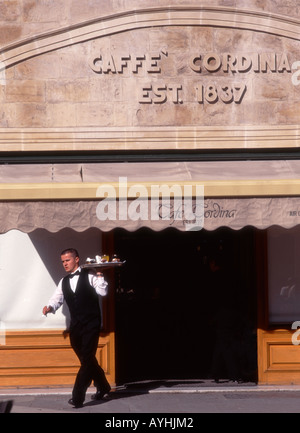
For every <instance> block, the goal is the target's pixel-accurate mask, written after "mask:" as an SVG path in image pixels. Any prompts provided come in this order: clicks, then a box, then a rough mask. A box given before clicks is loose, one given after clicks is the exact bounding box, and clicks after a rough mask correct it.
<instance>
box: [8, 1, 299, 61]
mask: <svg viewBox="0 0 300 433" xmlns="http://www.w3.org/2000/svg"><path fill="white" fill-rule="evenodd" d="M159 26H214V27H223V28H236V29H245V30H253V31H257V32H264V33H269V34H274V35H277V36H282V37H286V38H291V39H296V40H299V39H300V20H297V19H295V18H292V17H288V16H283V15H277V14H272V13H266V12H262V11H251V10H244V9H236V8H230V7H208V6H202V7H195V6H188V7H187V6H169V7H154V8H147V9H139V10H133V11H126V12H121V13H118V14H114V15H110V16H106V17H100V18H97V19H95V20H91V21H86V22H83V23H79V24H76V25H72V26H68V27H65V28H62V29H58V30H56V31H52V32H47V33H42V34H40V35H36V36H34V37H30V38H27V39H24V40H21V41H18V42H15V43H12V44H10V45H8V46H6V47H3V48H2V49H1V50H0V65H2V69H4V68H8V67H10V66H12V65H15V64H17V63H19V62H22V61H25V60H27V59H29V58H31V57H34V56H39V55H42V54H44V53H47V52H49V51H54V50H57V49H60V48H63V47H66V46H70V45H74V44H78V43H82V42H86V41H89V40H92V39H96V38H100V37H105V36H110V35H112V34H115V33H120V32H126V31H130V30H136V29H141V28H147V27H159Z"/></svg>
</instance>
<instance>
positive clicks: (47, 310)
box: [43, 306, 53, 316]
mask: <svg viewBox="0 0 300 433" xmlns="http://www.w3.org/2000/svg"><path fill="white" fill-rule="evenodd" d="M52 311H53V308H52V307H47V306H46V307H44V308H43V314H44V316H47V314H48V313H52Z"/></svg>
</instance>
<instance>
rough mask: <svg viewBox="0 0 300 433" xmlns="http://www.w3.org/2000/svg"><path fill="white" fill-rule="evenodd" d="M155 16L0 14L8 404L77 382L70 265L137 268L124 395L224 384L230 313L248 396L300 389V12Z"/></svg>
mask: <svg viewBox="0 0 300 433" xmlns="http://www.w3.org/2000/svg"><path fill="white" fill-rule="evenodd" d="M142 3H143V5H141V2H138V1H136V0H130V1H126V2H125V1H122V0H114V1H106V0H94V1H90V2H88V5H83V4H82V2H80V1H79V0H64V1H60V0H56V1H55V2H54V4H53V2H48V1H45V2H44V1H43V2H31V1H29V0H25V1H24V0H23V1H19V0H16V1H3V2H2V3H1V6H0V8H1V18H0V20H1V28H2V31H1V32H0V104H1V105H0V106H1V114H0V158H1V164H0V277H1V285H0V291H1V306H0V387H26V386H37V387H38V386H68V385H70V384H72V383H73V381H74V378H75V375H76V372H77V369H78V361H77V359H76V357H75V355H74V354H73V352H72V349H71V347H70V344H69V340H68V338H67V337H66V335H65V333H64V332H63V331H64V330H65V329H66V328H67V323H68V312H67V311H66V310H65V307H64V308H62V309H61V311H59V312H57V313H56V314H55V315H48V317H47V318H46V317H44V316H42V308H43V306H44V305H45V304H46V303H47V301H48V299H49V298H50V296H51V294H52V292H53V291H54V290H55V287H56V285H57V283H58V281H59V279H60V278H61V277H62V271H63V269H62V267H61V265H60V251H62V250H63V249H64V248H66V247H69V246H75V247H77V248H78V250H79V252H80V257H81V261H82V262H83V263H84V261H85V260H86V258H87V257H94V256H95V255H97V254H101V253H102V254H104V253H105V254H109V255H110V256H112V254H114V253H116V254H118V255H119V256H120V259H121V260H124V261H126V263H125V264H124V266H123V267H122V268H120V270H118V272H115V271H107V274H106V277H107V279H108V281H109V287H110V290H109V294H108V296H107V297H106V298H104V299H103V300H102V301H101V302H102V311H103V329H102V333H101V338H100V340H99V347H98V352H97V356H98V358H99V362H100V363H101V365H102V366H103V368H104V369H105V371H106V374H107V377H108V379H109V381H110V383H111V384H116V383H121V382H126V381H127V382H128V381H129V380H145V379H149V378H151V379H155V378H169V379H191V378H193V379H195V378H198V379H199V378H202V377H208V376H209V375H210V373H211V368H212V363H213V361H212V360H213V358H214V347H215V344H216V341H217V340H216V338H217V337H216V334H217V325H216V323H217V322H218V320H219V319H220V315H219V313H218V311H219V309H218V308H217V304H218V301H220V302H221V300H222V303H223V306H224V305H225V304H226V305H227V304H228V305H229V306H230V308H234V314H235V315H236V316H237V320H236V322H235V325H234V329H235V330H234V335H238V337H237V338H239V340H238V346H239V357H240V359H242V370H243V371H242V374H241V377H242V378H243V379H245V380H250V381H255V382H257V383H259V384H299V383H300V347H299V343H300V340H299V341H298V328H299V327H300V302H299V301H300V297H299V287H300V286H299V284H300V271H299V266H298V262H299V255H300V248H299V242H298V240H300V159H299V149H298V148H299V118H300V117H299V115H300V108H299V107H300V106H299V98H300V54H299V48H300V30H299V29H300V25H299V24H300V10H299V6H297V2H296V1H281V2H278V1H276V0H265V1H262V2H259V4H258V2H256V1H247V2H245V1H233V2H223V1H218V0H215V1H210V2H205V1H201V2H199V1H193V0H191V1H188V2H186V1H176V0H174V1H173V2H169V1H165V0H160V1H158V2H156V4H155V5H153V2H151V1H143V2H142ZM212 260H217V261H218V263H220V266H221V267H222V269H224V270H225V274H224V275H226V277H224V278H223V282H222V284H220V280H219V283H218V284H216V283H214V282H213V281H215V279H214V276H213V274H212V273H211V272H212V271H211V269H210V263H211V262H212ZM220 302H219V303H220ZM225 317H226V315H225ZM227 317H228V314H227ZM219 321H220V320H219ZM222 329H223V330H224V329H225V319H222V321H221V330H222ZM237 331H238V332H237ZM221 335H225V334H222V332H221ZM224 338H225V337H224ZM224 374H225V376H226V374H228V372H227V373H226V372H224Z"/></svg>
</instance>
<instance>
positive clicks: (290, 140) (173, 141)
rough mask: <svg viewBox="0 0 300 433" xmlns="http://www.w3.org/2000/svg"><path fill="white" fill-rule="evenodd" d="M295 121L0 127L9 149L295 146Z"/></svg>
mask: <svg viewBox="0 0 300 433" xmlns="http://www.w3.org/2000/svg"><path fill="white" fill-rule="evenodd" d="M299 146H300V128H299V126H298V125H280V126H278V125H270V126H265V125H263V126H251V125H247V126H228V127H225V126H214V127H210V126H199V127H198V126H197V127H192V126H191V127H155V128H152V127H147V128H145V127H142V128H137V127H125V128H117V127H116V128H104V127H103V128H97V127H88V128H80V127H78V128H71V127H69V128H24V129H22V128H0V147H1V151H3V152H10V151H58V150H59V151H64V150H70V149H72V150H74V151H81V150H90V151H103V150H115V151H122V150H136V149H143V150H154V149H156V150H157V149H159V150H169V149H178V150H180V149H190V150H193V149H243V148H246V149H249V148H252V149H259V148H291V147H292V148H298V147H299Z"/></svg>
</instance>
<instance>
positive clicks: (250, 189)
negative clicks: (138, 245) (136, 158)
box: [0, 160, 300, 233]
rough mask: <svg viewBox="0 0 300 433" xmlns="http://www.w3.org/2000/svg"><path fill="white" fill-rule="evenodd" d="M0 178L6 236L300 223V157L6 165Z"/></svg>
mask: <svg viewBox="0 0 300 433" xmlns="http://www.w3.org/2000/svg"><path fill="white" fill-rule="evenodd" d="M0 181H1V184H0V200H1V202H0V232H1V233H5V232H7V231H9V230H12V229H18V230H21V231H23V232H26V233H29V232H32V231H33V230H35V229H37V228H44V229H47V230H49V231H50V232H57V231H59V230H61V229H63V228H66V227H69V228H72V229H74V230H76V231H80V232H81V231H84V230H86V229H88V228H90V227H97V228H99V229H100V230H102V231H110V230H112V229H114V228H116V227H122V228H125V229H127V230H130V231H133V230H137V229H139V228H141V227H149V228H151V229H153V230H163V229H166V228H168V227H172V228H176V229H178V230H187V229H189V228H191V226H192V225H193V224H194V223H195V222H196V223H198V222H199V221H200V214H199V212H200V213H201V218H202V217H203V219H202V220H201V221H202V225H201V227H203V228H204V229H207V230H214V229H216V228H218V227H230V228H232V229H235V230H239V229H241V228H242V227H245V226H248V225H250V226H253V227H257V228H259V229H265V228H267V227H270V226H272V225H279V226H282V227H285V228H291V227H294V226H295V225H297V224H300V161H293V160H291V161H236V162H233V161H230V162H229V161H222V162H221V161H215V162H164V163H116V164H107V163H103V164H46V165H36V166H30V165H24V166H23V165H15V166H13V165H7V166H1V167H0ZM201 188H202V189H201ZM158 189H159V192H160V195H159V197H158V200H157V196H154V195H153V192H155V191H157V190H158ZM202 193H203V196H202V197H201V194H202ZM201 199H202V201H201ZM188 207H189V209H190V211H191V212H192V213H191V212H190V213H189V216H188V217H187V216H186V214H185V208H188ZM193 216H194V220H193V218H192V217H193ZM196 225H197V224H196ZM194 229H197V228H196V227H195V225H194Z"/></svg>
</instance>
